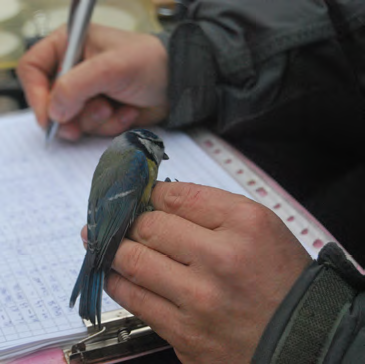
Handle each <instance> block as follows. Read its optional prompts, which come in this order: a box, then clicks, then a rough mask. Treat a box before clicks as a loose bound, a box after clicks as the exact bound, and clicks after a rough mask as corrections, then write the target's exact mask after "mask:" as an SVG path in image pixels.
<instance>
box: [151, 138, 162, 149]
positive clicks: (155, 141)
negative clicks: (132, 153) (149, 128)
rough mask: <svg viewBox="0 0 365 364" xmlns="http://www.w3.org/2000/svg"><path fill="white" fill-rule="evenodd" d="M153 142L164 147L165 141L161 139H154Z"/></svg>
mask: <svg viewBox="0 0 365 364" xmlns="http://www.w3.org/2000/svg"><path fill="white" fill-rule="evenodd" d="M153 142H154V143H155V144H157V145H158V146H159V147H160V148H163V142H161V141H160V140H154V141H153Z"/></svg>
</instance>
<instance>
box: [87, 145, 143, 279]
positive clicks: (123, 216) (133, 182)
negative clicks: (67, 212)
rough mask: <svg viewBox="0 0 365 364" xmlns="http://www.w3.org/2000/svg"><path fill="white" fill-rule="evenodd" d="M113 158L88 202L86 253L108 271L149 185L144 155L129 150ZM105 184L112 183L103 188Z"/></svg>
mask: <svg viewBox="0 0 365 364" xmlns="http://www.w3.org/2000/svg"><path fill="white" fill-rule="evenodd" d="M114 159H115V164H109V165H110V167H109V168H107V169H105V170H104V171H103V172H102V173H99V174H98V177H97V179H95V178H94V179H93V188H94V191H93V192H94V193H93V194H91V196H94V198H93V199H89V209H88V210H89V211H88V241H89V246H88V250H89V249H90V250H93V251H94V254H92V256H93V257H94V259H95V260H94V261H93V266H94V267H96V268H97V269H98V268H100V267H103V270H104V271H105V272H107V271H108V270H109V269H110V267H111V264H112V261H113V259H114V256H115V253H116V251H117V249H118V247H119V244H120V242H121V240H122V239H123V237H124V235H125V234H126V232H127V229H128V228H129V226H130V225H131V223H132V222H133V220H134V218H135V212H136V210H137V208H138V204H139V201H140V199H141V196H142V194H143V191H144V188H145V186H146V185H147V184H148V179H149V172H148V164H147V161H146V158H145V156H144V154H143V153H142V152H140V151H135V150H134V151H132V152H130V153H126V154H125V155H123V159H121V157H120V156H119V157H118V158H114ZM105 181H111V183H109V185H107V186H105Z"/></svg>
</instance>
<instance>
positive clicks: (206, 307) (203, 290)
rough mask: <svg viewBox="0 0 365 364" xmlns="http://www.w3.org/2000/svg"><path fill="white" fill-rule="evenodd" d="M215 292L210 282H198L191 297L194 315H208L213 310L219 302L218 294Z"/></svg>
mask: <svg viewBox="0 0 365 364" xmlns="http://www.w3.org/2000/svg"><path fill="white" fill-rule="evenodd" d="M217 292H218V291H217V290H216V289H215V286H214V285H213V284H211V283H210V282H205V284H200V285H197V286H196V287H195V291H194V293H193V294H192V295H191V299H192V302H193V305H194V311H195V313H196V315H199V316H200V317H207V316H208V317H209V316H210V314H211V313H212V312H215V310H216V309H217V303H218V302H219V294H218V293H217Z"/></svg>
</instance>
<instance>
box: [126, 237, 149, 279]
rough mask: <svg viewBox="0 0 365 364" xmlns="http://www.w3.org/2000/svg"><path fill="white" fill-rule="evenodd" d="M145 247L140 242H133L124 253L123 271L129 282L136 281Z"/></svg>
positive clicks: (141, 265)
mask: <svg viewBox="0 0 365 364" xmlns="http://www.w3.org/2000/svg"><path fill="white" fill-rule="evenodd" d="M145 253H146V249H145V247H144V246H143V245H141V244H133V246H131V247H130V249H129V251H128V252H127V253H126V254H127V256H126V259H125V262H124V270H123V273H124V275H125V276H126V278H127V279H128V280H129V281H131V282H134V283H136V282H138V277H139V272H140V269H141V267H143V264H144V263H143V261H144V256H145Z"/></svg>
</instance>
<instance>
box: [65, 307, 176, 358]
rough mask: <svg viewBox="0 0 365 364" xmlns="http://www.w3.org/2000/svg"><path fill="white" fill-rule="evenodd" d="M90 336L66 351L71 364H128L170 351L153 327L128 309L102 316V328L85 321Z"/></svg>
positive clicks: (66, 356) (106, 313)
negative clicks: (119, 363)
mask: <svg viewBox="0 0 365 364" xmlns="http://www.w3.org/2000/svg"><path fill="white" fill-rule="evenodd" d="M84 323H85V325H86V327H87V330H88V333H89V336H88V337H86V338H85V339H83V340H81V341H79V342H77V343H75V344H74V345H72V346H70V347H67V348H64V350H63V353H64V357H65V360H66V362H67V364H79V363H85V364H89V363H90V364H91V363H104V364H105V363H112V362H115V360H117V361H118V362H122V361H127V360H130V359H134V358H136V357H140V356H145V355H149V354H152V353H155V352H157V351H162V350H166V349H168V348H170V345H169V344H168V343H167V342H166V341H165V340H163V339H162V338H161V337H160V336H158V335H157V334H156V333H155V332H154V331H153V330H152V329H151V328H150V327H149V326H147V325H146V324H145V323H144V322H142V321H141V320H140V319H138V318H137V317H135V316H133V315H132V314H130V313H129V312H128V311H126V310H123V309H121V310H116V311H111V312H105V313H103V314H102V318H101V326H102V329H101V330H100V331H99V329H98V328H96V327H94V326H93V325H92V324H91V322H90V321H87V320H84Z"/></svg>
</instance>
